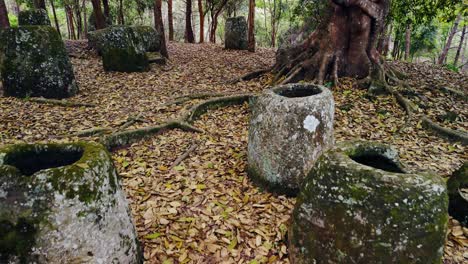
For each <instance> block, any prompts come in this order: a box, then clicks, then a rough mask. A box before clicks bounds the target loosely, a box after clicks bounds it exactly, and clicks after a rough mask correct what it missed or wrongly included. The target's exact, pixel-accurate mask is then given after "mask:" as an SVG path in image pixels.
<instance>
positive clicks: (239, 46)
mask: <svg viewBox="0 0 468 264" xmlns="http://www.w3.org/2000/svg"><path fill="white" fill-rule="evenodd" d="M247 28H248V27H247V21H246V20H245V17H243V16H239V17H230V18H228V19H226V26H225V33H224V47H225V48H226V49H236V50H246V49H247V48H248V41H247Z"/></svg>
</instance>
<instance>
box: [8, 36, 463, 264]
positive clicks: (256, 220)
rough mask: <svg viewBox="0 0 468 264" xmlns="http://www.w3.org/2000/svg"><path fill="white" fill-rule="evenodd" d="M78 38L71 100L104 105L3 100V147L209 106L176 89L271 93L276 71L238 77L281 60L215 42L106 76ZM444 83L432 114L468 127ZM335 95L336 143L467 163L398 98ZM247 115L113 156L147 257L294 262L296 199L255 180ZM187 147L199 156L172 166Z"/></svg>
mask: <svg viewBox="0 0 468 264" xmlns="http://www.w3.org/2000/svg"><path fill="white" fill-rule="evenodd" d="M68 46H69V47H70V46H72V47H73V49H72V50H71V51H72V53H73V56H74V58H73V59H72V62H73V65H74V69H75V74H76V77H77V80H78V83H79V85H80V88H81V91H80V94H79V95H78V96H76V97H74V98H72V99H71V101H74V102H87V103H93V104H96V105H97V107H81V108H70V107H60V106H51V105H44V104H38V103H34V102H30V101H27V100H20V99H14V98H5V97H0V144H9V143H15V142H39V141H50V140H53V141H70V140H77V139H78V138H77V137H73V136H70V135H72V134H74V133H76V132H78V131H82V130H85V129H90V128H95V127H108V128H111V129H119V127H121V126H122V124H124V123H125V122H126V121H128V120H129V119H131V118H134V117H139V120H140V122H136V123H135V124H133V125H132V126H131V127H130V128H138V127H144V126H149V125H157V124H160V123H162V122H164V121H165V120H168V119H171V118H176V117H179V116H180V115H181V114H182V112H184V110H186V109H187V108H188V107H190V106H191V105H193V104H195V103H197V102H199V101H198V100H193V101H189V102H186V103H183V104H180V105H174V104H172V105H169V106H166V105H165V103H167V102H172V101H173V100H174V98H176V97H177V96H181V95H187V94H194V93H220V92H222V93H228V94H234V93H244V92H260V91H261V90H262V89H264V87H265V86H266V83H267V82H268V77H265V78H263V79H261V80H255V81H249V82H241V83H237V84H235V85H233V84H227V81H229V80H231V79H233V78H235V77H238V76H240V75H242V74H244V73H247V72H250V71H252V70H256V69H260V68H265V67H268V66H270V65H271V64H272V63H273V62H274V51H272V50H269V49H261V50H259V51H258V52H257V53H255V54H252V53H248V52H243V51H226V50H223V49H222V47H220V46H217V45H210V44H204V45H190V44H177V43H170V45H169V52H170V55H171V64H170V65H167V66H153V68H152V70H151V71H150V72H146V73H132V74H128V73H105V72H104V71H103V70H102V64H101V62H100V60H99V59H98V58H97V57H95V56H94V55H92V54H91V53H89V52H86V51H84V50H83V49H82V46H83V45H82V43H79V42H75V43H71V44H69V45H68ZM398 66H399V67H405V69H407V70H408V73H409V77H410V81H414V82H416V81H418V80H425V81H427V83H428V84H430V83H431V80H430V79H428V78H429V77H428V76H427V75H423V74H422V73H424V72H425V71H427V68H426V69H425V70H424V68H421V67H420V66H417V65H412V64H402V65H398ZM424 67H429V66H424ZM431 69H432V68H431ZM433 70H434V71H437V72H440V73H443V74H440V75H439V76H441V78H440V79H437V87H440V86H442V85H450V86H458V89H461V90H463V89H464V91H465V92H466V89H467V87H466V83H467V82H466V75H457V74H452V73H450V72H447V71H445V70H443V69H440V68H434V69H433ZM415 84H416V83H415ZM462 85H465V87H461V86H462ZM419 87H421V86H419ZM437 87H435V88H434V89H431V86H430V85H426V86H425V87H424V90H423V91H422V92H420V93H421V94H422V95H424V96H426V97H428V98H430V99H429V100H426V101H429V102H427V103H426V104H427V105H428V106H429V107H427V108H425V110H424V111H426V114H427V115H429V116H431V117H434V118H433V119H434V120H438V119H437V118H436V117H437V116H439V115H441V114H442V113H444V112H447V111H448V110H450V111H452V112H455V113H456V117H455V119H453V118H452V119H450V120H452V121H450V120H449V121H447V120H446V119H442V121H443V123H444V124H446V126H447V127H451V128H463V129H465V130H466V129H467V127H468V126H467V123H466V120H467V119H466V116H467V113H466V111H467V108H466V103H465V102H464V101H461V100H459V99H457V98H455V97H450V96H452V95H447V94H440V93H441V92H440V91H439V90H438V89H437ZM421 89H422V88H421ZM333 93H334V96H335V101H336V115H335V118H336V122H335V136H336V140H337V141H342V140H346V139H354V138H362V139H368V140H376V141H380V142H385V143H389V144H393V145H395V146H397V148H398V149H399V151H400V156H401V158H402V160H403V161H404V162H406V164H407V165H408V167H409V169H411V170H417V171H420V170H432V171H435V172H437V173H439V174H440V175H441V176H443V177H447V176H448V175H450V173H451V172H452V171H453V170H455V169H456V168H457V167H458V166H460V165H461V164H462V163H463V161H466V160H467V154H466V148H465V147H463V146H462V145H461V144H457V143H448V142H446V141H444V140H442V139H439V138H438V137H435V136H433V135H432V134H430V133H428V132H426V131H425V130H423V129H422V128H421V126H420V124H414V125H413V126H409V127H406V128H405V130H401V128H402V127H403V126H404V125H405V113H404V112H403V111H402V110H401V108H400V107H399V106H398V105H397V104H396V102H395V100H394V99H393V98H392V97H391V96H380V97H369V96H367V94H366V91H364V90H359V89H358V88H357V87H355V84H354V83H353V81H352V80H343V81H342V82H341V85H340V86H339V87H336V88H335V89H334V91H333ZM433 96H434V97H433ZM411 99H412V100H413V98H411ZM415 100H416V99H415ZM452 109H453V110H452ZM248 122H249V112H248V106H247V105H243V106H233V107H226V108H222V109H218V110H214V111H209V112H208V113H207V114H205V115H203V116H202V118H201V119H200V120H198V121H196V122H195V123H194V125H195V126H196V127H198V128H201V129H203V130H204V131H205V132H206V133H202V134H197V133H187V132H182V131H179V130H172V131H167V132H164V133H161V134H159V135H155V136H154V137H151V138H149V139H148V140H145V141H141V142H138V143H135V144H133V145H131V146H129V147H127V148H123V149H119V150H116V151H114V152H113V157H114V160H115V164H116V165H117V167H118V171H119V174H120V175H121V176H122V181H123V186H124V189H125V191H126V193H127V197H128V199H129V201H130V204H131V207H132V212H133V216H134V219H135V223H136V225H137V230H138V234H139V237H140V240H141V242H142V246H143V248H144V255H145V258H146V259H147V260H148V261H147V262H148V263H288V260H287V243H286V241H285V234H286V229H287V228H286V227H287V225H288V219H289V215H290V213H291V210H292V208H293V206H294V199H293V198H286V197H283V196H275V195H271V194H269V193H266V192H263V191H262V190H260V189H258V188H256V187H255V186H254V185H253V184H252V183H251V182H250V180H249V179H248V178H247V175H246V173H245V167H246V150H247V134H248ZM95 139H96V138H88V140H95ZM186 153H188V154H189V155H188V157H187V158H186V159H185V160H183V161H182V162H181V163H180V164H178V165H177V166H174V167H173V164H174V162H175V161H176V160H177V159H178V158H179V157H181V156H182V155H184V154H186ZM467 237H468V230H467V229H466V228H465V229H463V228H462V227H460V225H459V224H457V223H456V221H454V222H452V221H451V229H450V234H449V236H448V240H447V246H446V250H445V253H446V254H445V258H446V260H445V261H446V262H447V263H464V261H465V262H466V261H468V254H467V251H468V238H467ZM463 255H465V256H463Z"/></svg>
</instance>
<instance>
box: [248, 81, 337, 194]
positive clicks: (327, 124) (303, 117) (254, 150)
mask: <svg viewBox="0 0 468 264" xmlns="http://www.w3.org/2000/svg"><path fill="white" fill-rule="evenodd" d="M251 109H252V115H251V120H250V127H249V146H248V173H249V176H250V177H251V178H252V179H253V180H254V181H257V182H259V183H261V184H262V185H264V186H266V187H267V188H268V189H270V190H271V191H276V192H279V193H285V194H289V195H295V194H296V193H297V190H298V189H299V187H300V186H301V183H302V181H303V179H304V178H305V177H306V175H307V173H308V172H309V170H310V169H311V168H312V167H313V165H314V163H315V161H316V160H317V158H318V157H319V155H320V154H321V153H322V152H323V151H325V150H327V149H329V148H330V147H332V145H333V117H334V101H333V96H332V94H331V92H330V90H328V89H327V88H325V87H323V86H318V85H313V84H289V85H284V86H278V87H276V88H273V89H271V90H267V91H265V92H264V93H263V94H261V95H260V96H258V97H257V98H256V99H254V100H252V101H251Z"/></svg>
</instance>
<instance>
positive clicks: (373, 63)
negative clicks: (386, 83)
mask: <svg viewBox="0 0 468 264" xmlns="http://www.w3.org/2000/svg"><path fill="white" fill-rule="evenodd" d="M389 2H390V1H389V0H329V1H328V6H327V7H326V9H325V12H324V16H323V20H322V21H321V23H320V24H319V25H318V27H317V28H316V30H315V31H314V32H313V33H311V34H310V35H309V36H308V37H307V38H306V39H305V40H304V41H302V42H301V43H300V44H298V45H295V46H292V47H286V48H281V49H279V50H278V52H277V55H276V64H275V66H274V68H273V72H274V73H276V77H275V80H274V82H275V83H291V82H297V81H300V80H303V79H306V80H314V79H315V80H316V81H317V82H318V83H320V84H322V83H323V82H324V80H326V79H333V80H334V81H335V83H337V82H338V78H339V77H342V76H349V77H355V78H365V77H368V76H370V75H371V73H379V75H378V76H379V77H380V76H382V75H383V74H382V72H383V69H384V67H383V65H382V63H383V62H382V61H381V59H380V54H379V53H378V51H377V49H376V42H377V40H378V35H379V34H380V33H381V32H382V30H383V27H384V18H385V16H386V15H387V14H388V9H389ZM376 76H377V75H376Z"/></svg>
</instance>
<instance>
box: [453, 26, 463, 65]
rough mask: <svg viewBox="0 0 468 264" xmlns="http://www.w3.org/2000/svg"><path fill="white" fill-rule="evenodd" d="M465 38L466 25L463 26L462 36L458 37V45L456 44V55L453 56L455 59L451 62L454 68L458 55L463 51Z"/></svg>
mask: <svg viewBox="0 0 468 264" xmlns="http://www.w3.org/2000/svg"><path fill="white" fill-rule="evenodd" d="M465 37H466V25H465V26H463V30H462V34H461V37H460V43H459V44H458V48H457V53H456V54H455V59H454V60H453V65H455V66H457V63H458V59H459V58H460V54H461V52H462V49H463V43H464V41H465Z"/></svg>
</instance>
